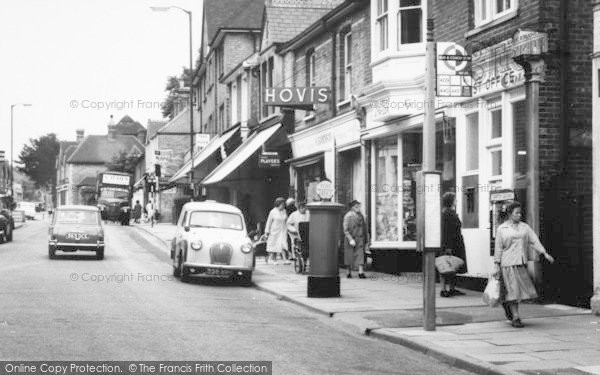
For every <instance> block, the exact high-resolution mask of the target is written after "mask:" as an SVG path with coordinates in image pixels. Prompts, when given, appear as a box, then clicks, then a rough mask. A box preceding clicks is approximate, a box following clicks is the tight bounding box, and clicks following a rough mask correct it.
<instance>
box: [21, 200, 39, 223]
mask: <svg viewBox="0 0 600 375" xmlns="http://www.w3.org/2000/svg"><path fill="white" fill-rule="evenodd" d="M36 206H37V204H36V203H34V202H17V210H21V211H24V212H25V218H27V219H29V220H33V219H35V213H36V211H35V207H36Z"/></svg>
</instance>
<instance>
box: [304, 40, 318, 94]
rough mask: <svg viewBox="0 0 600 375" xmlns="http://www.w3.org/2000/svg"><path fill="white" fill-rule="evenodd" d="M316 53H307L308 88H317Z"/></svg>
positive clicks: (312, 51)
mask: <svg viewBox="0 0 600 375" xmlns="http://www.w3.org/2000/svg"><path fill="white" fill-rule="evenodd" d="M315 85H316V84H315V51H314V50H312V49H311V50H310V51H308V52H307V53H306V86H308V87H309V86H315Z"/></svg>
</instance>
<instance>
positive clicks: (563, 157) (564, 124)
mask: <svg viewBox="0 0 600 375" xmlns="http://www.w3.org/2000/svg"><path fill="white" fill-rule="evenodd" d="M559 3H560V7H559V12H560V22H559V30H560V31H559V34H560V45H559V46H560V47H559V52H560V65H559V75H560V78H559V79H560V132H559V136H560V152H559V155H560V174H561V175H562V174H565V173H566V172H567V162H568V161H567V158H568V147H569V123H568V119H569V97H568V95H567V82H568V79H569V73H568V69H567V66H568V65H567V64H568V63H569V52H568V49H569V28H568V26H569V25H568V14H567V13H568V7H569V5H568V3H569V2H568V1H560V2H559Z"/></svg>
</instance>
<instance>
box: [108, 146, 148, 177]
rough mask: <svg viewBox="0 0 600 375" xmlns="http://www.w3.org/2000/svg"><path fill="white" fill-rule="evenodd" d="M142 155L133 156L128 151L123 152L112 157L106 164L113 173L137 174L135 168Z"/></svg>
mask: <svg viewBox="0 0 600 375" xmlns="http://www.w3.org/2000/svg"><path fill="white" fill-rule="evenodd" d="M140 158H141V155H132V154H129V153H128V152H127V151H124V150H122V151H121V152H119V153H118V154H117V155H115V156H113V157H112V160H111V161H110V162H108V163H106V167H107V168H108V170H109V171H113V172H125V173H132V174H133V172H135V166H136V165H137V163H138V162H139V161H140Z"/></svg>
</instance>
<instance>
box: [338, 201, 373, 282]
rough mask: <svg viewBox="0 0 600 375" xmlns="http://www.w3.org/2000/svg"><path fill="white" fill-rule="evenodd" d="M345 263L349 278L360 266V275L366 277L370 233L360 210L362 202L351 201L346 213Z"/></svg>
mask: <svg viewBox="0 0 600 375" xmlns="http://www.w3.org/2000/svg"><path fill="white" fill-rule="evenodd" d="M343 229H344V263H345V264H346V265H347V266H348V276H347V277H348V278H349V279H351V278H352V270H353V269H355V268H358V277H359V278H361V279H364V278H366V276H365V273H364V263H365V250H366V248H367V247H368V245H369V233H368V232H367V224H366V222H365V218H364V216H363V215H362V213H361V212H360V202H359V201H356V200H353V201H352V202H350V210H349V211H348V212H347V213H346V215H344V223H343Z"/></svg>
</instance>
